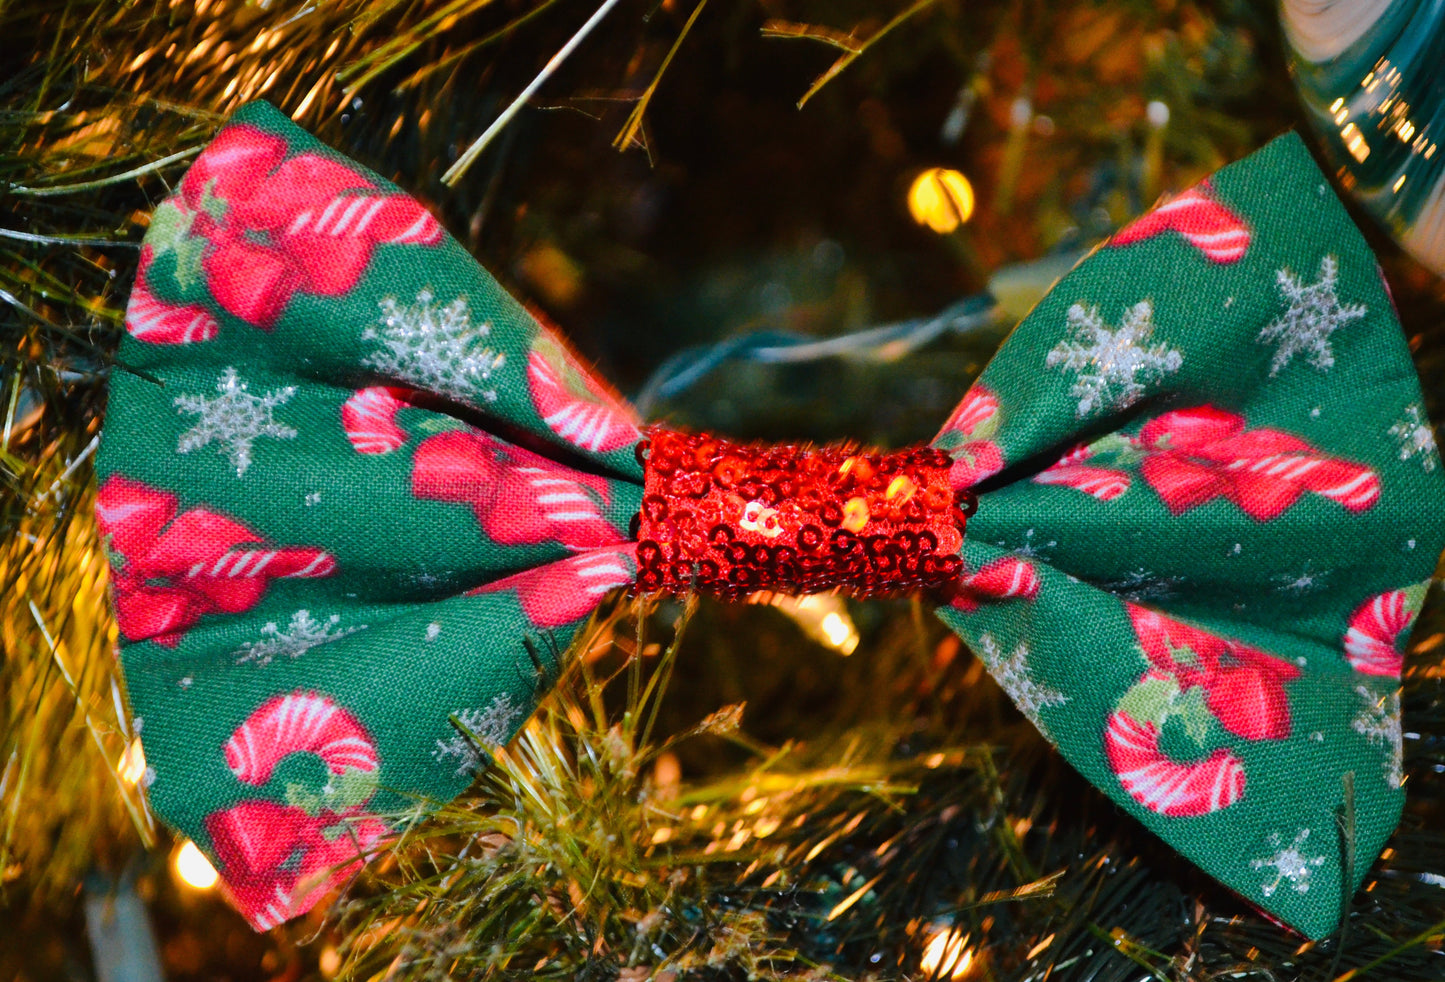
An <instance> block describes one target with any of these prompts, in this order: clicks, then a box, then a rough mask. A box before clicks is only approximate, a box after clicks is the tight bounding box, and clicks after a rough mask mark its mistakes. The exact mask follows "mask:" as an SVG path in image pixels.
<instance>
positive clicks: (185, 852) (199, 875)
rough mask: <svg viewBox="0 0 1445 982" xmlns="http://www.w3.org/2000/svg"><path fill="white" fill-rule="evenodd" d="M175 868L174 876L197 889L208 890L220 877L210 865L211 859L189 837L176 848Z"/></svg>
mask: <svg viewBox="0 0 1445 982" xmlns="http://www.w3.org/2000/svg"><path fill="white" fill-rule="evenodd" d="M175 869H176V876H178V877H180V879H181V882H182V883H184V884H186V885H187V886H190V887H194V888H195V889H197V890H209V889H211V888H212V887H214V886H215V885H216V881H217V880H219V879H220V874H218V873H217V872H216V867H214V866H212V865H211V861H210V860H209V859H207V858H206V856H205V854H204V853H203V852H201V850H200V849H198V848H197V847H196V844H195V843H194V842H192V841H191V840H190V839H187V840H186V841H185V842H183V843H182V844H181V847H180V848H179V849H177V850H176V858H175Z"/></svg>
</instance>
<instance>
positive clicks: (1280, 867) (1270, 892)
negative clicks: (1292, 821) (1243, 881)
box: [1249, 829, 1325, 897]
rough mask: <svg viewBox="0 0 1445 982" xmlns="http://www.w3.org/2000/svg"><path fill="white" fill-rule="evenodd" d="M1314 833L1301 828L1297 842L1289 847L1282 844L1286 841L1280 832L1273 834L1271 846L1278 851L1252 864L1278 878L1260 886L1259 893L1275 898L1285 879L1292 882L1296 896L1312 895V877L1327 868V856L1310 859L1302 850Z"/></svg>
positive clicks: (1297, 835) (1271, 835)
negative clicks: (1314, 873) (1272, 872)
mask: <svg viewBox="0 0 1445 982" xmlns="http://www.w3.org/2000/svg"><path fill="white" fill-rule="evenodd" d="M1309 837H1310V830H1309V829H1300V830H1299V832H1298V833H1296V834H1295V837H1294V841H1293V842H1291V843H1290V844H1289V845H1288V846H1284V845H1281V843H1282V842H1283V841H1284V840H1283V839H1281V838H1280V835H1279V833H1278V832H1271V833H1270V836H1269V847H1270V848H1271V849H1275V850H1277V852H1275V854H1274V855H1273V856H1268V857H1266V858H1264V859H1254V860H1251V861H1250V863H1249V865H1250V866H1251V867H1253V868H1254V869H1273V870H1274V879H1272V880H1266V881H1265V882H1263V883H1261V884H1260V885H1259V892H1260V893H1262V894H1264V895H1265V896H1266V897H1272V896H1274V892H1275V891H1276V890H1278V889H1279V888H1280V885H1281V884H1282V883H1284V881H1285V880H1289V884H1290V887H1291V888H1293V890H1294V892H1295V893H1308V892H1309V889H1310V874H1311V873H1313V872H1314V870H1315V869H1316V868H1317V867H1319V866H1322V865H1324V861H1325V857H1323V856H1306V855H1305V854H1304V853H1303V852H1301V851H1300V847H1301V846H1303V845H1304V844H1305V842H1307V841H1308V840H1309Z"/></svg>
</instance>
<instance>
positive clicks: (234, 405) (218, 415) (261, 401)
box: [174, 368, 296, 477]
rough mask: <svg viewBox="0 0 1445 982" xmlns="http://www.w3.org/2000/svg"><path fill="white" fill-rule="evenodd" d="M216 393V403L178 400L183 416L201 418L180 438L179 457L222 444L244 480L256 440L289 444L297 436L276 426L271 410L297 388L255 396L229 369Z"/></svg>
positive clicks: (189, 398) (194, 398) (190, 397)
mask: <svg viewBox="0 0 1445 982" xmlns="http://www.w3.org/2000/svg"><path fill="white" fill-rule="evenodd" d="M216 391H217V392H219V393H220V395H219V396H217V397H216V398H214V399H210V398H207V397H206V396H193V395H179V396H177V397H176V398H175V401H174V405H175V407H176V408H177V409H179V410H180V411H181V413H182V414H183V415H190V416H199V417H200V421H199V422H198V423H196V425H195V426H193V427H191V428H190V429H189V430H186V432H184V433H182V434H181V438H180V441H179V442H178V443H177V444H176V452H177V453H190V452H191V451H192V450H199V449H200V448H201V447H204V446H206V445H207V444H209V443H213V442H214V443H219V444H220V445H221V447H220V449H221V451H222V452H223V453H225V454H226V455H228V456H229V457H230V458H231V464H232V465H233V466H234V467H235V468H236V476H237V477H241V476H242V475H243V474H245V473H246V469H247V468H248V467H250V466H251V444H252V443H253V442H255V441H256V440H257V439H259V438H261V437H263V436H269V437H275V438H276V439H278V440H290V439H292V438H294V437H295V436H296V431H295V430H293V429H292V428H291V427H289V426H287V425H285V424H284V423H278V422H276V420H275V418H274V417H273V416H272V410H274V409H275V408H276V407H277V406H281V405H284V404H285V403H286V402H287V401H288V400H289V399H290V398H291V397H292V396H293V395H295V394H296V387H295V386H292V385H288V386H286V387H285V388H281V389H272V390H271V391H270V392H267V393H266V394H265V395H263V396H253V395H252V394H251V393H249V392H247V391H246V383H245V382H242V381H241V379H240V377H239V376H237V374H236V370H235V369H234V368H227V369H226V370H225V371H224V372H222V373H221V377H220V379H218V380H217V382H216Z"/></svg>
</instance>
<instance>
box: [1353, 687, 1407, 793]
mask: <svg viewBox="0 0 1445 982" xmlns="http://www.w3.org/2000/svg"><path fill="white" fill-rule="evenodd" d="M1355 692H1357V693H1358V694H1359V696H1360V701H1361V702H1362V703H1363V704H1364V705H1363V706H1362V707H1361V709H1360V711H1359V713H1358V714H1356V716H1355V719H1354V722H1353V724H1352V725H1353V726H1354V728H1355V732H1356V733H1358V734H1360V736H1362V737H1364V738H1365V739H1366V740H1369V741H1370V742H1371V743H1373V744H1376V745H1378V746H1382V747H1384V748H1385V765H1384V772H1385V783H1386V784H1387V785H1389V786H1390V787H1392V788H1398V787H1399V786H1400V785H1401V784H1402V783H1404V780H1405V742H1404V734H1403V733H1402V732H1401V727H1400V692H1399V690H1398V689H1397V690H1396V691H1394V692H1391V693H1390V694H1389V695H1387V696H1377V695H1375V693H1373V692H1371V691H1370V690H1369V689H1367V688H1365V687H1364V686H1363V685H1357V686H1355Z"/></svg>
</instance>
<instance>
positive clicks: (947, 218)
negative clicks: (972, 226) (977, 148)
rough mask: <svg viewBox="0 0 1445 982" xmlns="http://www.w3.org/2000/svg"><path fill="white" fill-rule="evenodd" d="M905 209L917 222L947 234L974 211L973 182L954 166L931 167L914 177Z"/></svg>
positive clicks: (941, 233) (966, 219)
mask: <svg viewBox="0 0 1445 982" xmlns="http://www.w3.org/2000/svg"><path fill="white" fill-rule="evenodd" d="M908 211H909V213H910V214H912V215H913V220H914V221H915V222H917V223H918V224H919V225H927V226H928V227H929V228H931V229H933V230H934V231H935V232H937V233H938V234H939V235H946V234H948V233H949V232H952V231H953V230H954V229H956V228H958V227H959V226H960V225H962V224H963V223H964V222H966V221H968V220H969V218H970V217H971V216H972V215H973V185H972V184H970V183H968V178H966V177H964V176H963V175H962V174H960V173H959V172H958V171H956V170H948V169H947V168H944V167H930V168H929V169H928V170H926V171H924V172H923V173H922V174H919V175H918V176H917V177H915V178H914V179H913V185H912V187H910V188H909V189H908Z"/></svg>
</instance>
